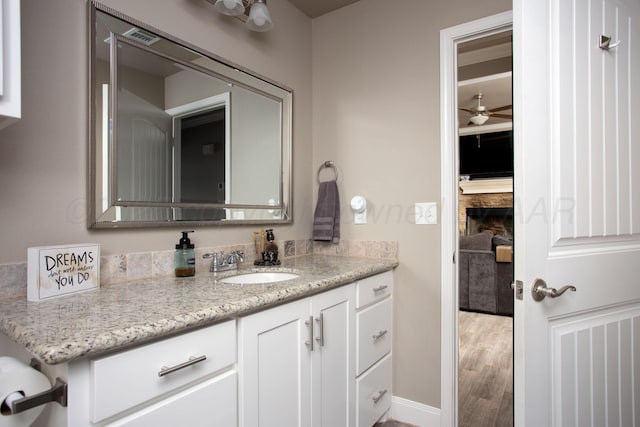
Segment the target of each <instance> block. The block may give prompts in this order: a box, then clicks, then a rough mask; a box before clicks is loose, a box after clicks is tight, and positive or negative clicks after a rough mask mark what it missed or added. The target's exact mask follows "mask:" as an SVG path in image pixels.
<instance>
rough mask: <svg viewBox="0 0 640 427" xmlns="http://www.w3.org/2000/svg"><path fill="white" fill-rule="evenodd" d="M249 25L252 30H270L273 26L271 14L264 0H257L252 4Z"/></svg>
mask: <svg viewBox="0 0 640 427" xmlns="http://www.w3.org/2000/svg"><path fill="white" fill-rule="evenodd" d="M247 26H248V27H249V29H250V30H252V31H269V30H270V29H272V28H273V21H272V20H271V14H269V9H267V4H266V3H265V1H264V0H256V1H255V2H254V3H253V4H252V5H251V10H250V11H249V19H248V20H247Z"/></svg>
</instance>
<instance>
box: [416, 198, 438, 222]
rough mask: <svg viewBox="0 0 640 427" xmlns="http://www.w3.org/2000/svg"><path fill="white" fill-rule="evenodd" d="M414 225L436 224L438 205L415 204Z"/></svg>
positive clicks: (429, 203) (432, 203) (427, 203)
mask: <svg viewBox="0 0 640 427" xmlns="http://www.w3.org/2000/svg"><path fill="white" fill-rule="evenodd" d="M415 210H416V224H437V223H438V205H437V203H436V202H422V203H416V205H415Z"/></svg>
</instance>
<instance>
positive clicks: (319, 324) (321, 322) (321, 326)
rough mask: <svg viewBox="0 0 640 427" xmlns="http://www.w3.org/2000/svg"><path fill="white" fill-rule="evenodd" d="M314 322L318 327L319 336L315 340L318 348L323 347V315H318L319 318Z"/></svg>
mask: <svg viewBox="0 0 640 427" xmlns="http://www.w3.org/2000/svg"><path fill="white" fill-rule="evenodd" d="M316 322H318V326H320V331H319V333H320V336H319V337H317V338H316V341H318V344H320V347H324V313H322V312H321V313H320V317H318V318H316Z"/></svg>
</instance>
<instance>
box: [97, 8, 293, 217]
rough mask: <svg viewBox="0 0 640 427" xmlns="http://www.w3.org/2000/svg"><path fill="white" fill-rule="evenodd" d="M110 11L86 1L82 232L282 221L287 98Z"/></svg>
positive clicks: (286, 199) (286, 193) (287, 187)
mask: <svg viewBox="0 0 640 427" xmlns="http://www.w3.org/2000/svg"><path fill="white" fill-rule="evenodd" d="M102 9H104V10H102ZM116 15H117V13H115V12H113V11H111V10H109V9H108V8H106V7H105V6H102V5H100V4H98V3H94V4H92V25H91V28H92V55H91V70H92V95H91V98H92V99H91V109H92V111H91V113H92V114H91V116H92V135H93V138H92V139H93V140H92V141H91V147H90V151H91V165H90V166H91V171H90V181H91V182H92V185H91V186H90V187H91V190H90V199H91V206H90V210H93V213H92V215H91V218H90V221H89V226H90V227H122V226H145V225H159V224H163V225H164V224H168V223H169V224H170V223H179V224H183V223H184V222H185V221H195V222H198V223H209V222H211V223H217V224H220V223H234V222H241V221H251V222H261V223H270V222H282V221H286V222H288V221H290V219H289V214H288V207H289V205H290V192H291V182H290V170H289V169H290V145H291V136H290V135H291V129H290V127H291V123H290V115H291V112H290V108H291V92H290V91H289V90H287V89H284V88H281V87H279V86H277V85H274V84H272V83H270V82H267V81H265V80H264V79H262V78H259V77H256V76H253V75H251V74H249V73H247V72H246V71H243V70H239V69H238V67H232V66H229V65H226V64H224V63H222V62H220V60H219V59H218V58H215V57H213V56H206V55H204V54H202V53H200V52H198V51H197V50H196V49H195V48H193V47H192V46H187V45H185V44H184V42H179V41H174V40H172V39H170V38H169V36H167V35H164V34H163V35H160V34H161V32H160V31H159V30H151V29H147V28H144V26H143V25H142V24H141V23H139V22H136V21H134V20H131V19H130V18H126V17H123V16H119V15H118V16H116Z"/></svg>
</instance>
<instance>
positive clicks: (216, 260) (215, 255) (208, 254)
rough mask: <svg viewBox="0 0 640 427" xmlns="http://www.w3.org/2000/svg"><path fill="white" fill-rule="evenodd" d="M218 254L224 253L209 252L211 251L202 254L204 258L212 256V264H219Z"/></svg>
mask: <svg viewBox="0 0 640 427" xmlns="http://www.w3.org/2000/svg"><path fill="white" fill-rule="evenodd" d="M218 255H220V256H221V255H222V253H218V252H209V253H206V254H202V258H204V259H209V258H212V259H211V263H212V264H218Z"/></svg>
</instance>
